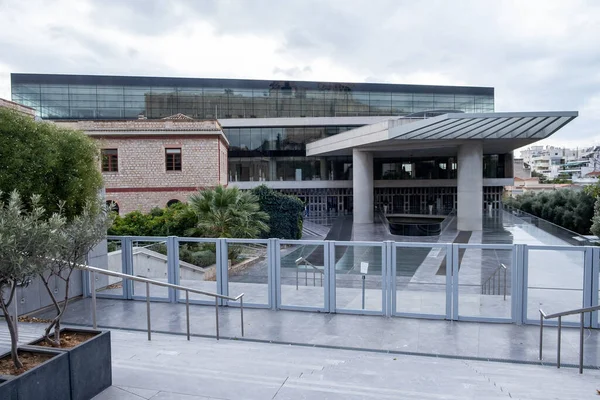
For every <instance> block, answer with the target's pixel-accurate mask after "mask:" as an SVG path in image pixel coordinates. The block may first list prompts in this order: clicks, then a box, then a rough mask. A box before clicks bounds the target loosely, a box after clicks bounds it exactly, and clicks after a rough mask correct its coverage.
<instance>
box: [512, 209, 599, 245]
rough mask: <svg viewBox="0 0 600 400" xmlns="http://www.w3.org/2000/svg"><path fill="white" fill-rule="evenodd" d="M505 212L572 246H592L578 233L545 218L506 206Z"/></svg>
mask: <svg viewBox="0 0 600 400" xmlns="http://www.w3.org/2000/svg"><path fill="white" fill-rule="evenodd" d="M504 211H507V212H509V213H511V214H512V215H514V216H515V217H518V218H521V219H522V220H523V221H525V222H526V223H529V224H531V225H533V226H535V227H537V228H539V229H541V230H543V231H544V232H547V233H549V234H551V235H553V236H556V237H557V238H559V239H562V240H563V241H565V242H567V243H568V244H570V245H573V246H588V245H590V244H592V243H590V240H589V239H588V238H586V237H585V236H583V235H581V234H579V233H577V232H573V231H571V230H569V229H567V228H563V227H562V226H560V225H556V224H554V223H552V222H550V221H546V220H545V219H543V218H540V217H538V216H535V215H533V214H530V213H528V212H525V211H523V210H520V209H518V208H514V207H512V206H509V205H506V204H504Z"/></svg>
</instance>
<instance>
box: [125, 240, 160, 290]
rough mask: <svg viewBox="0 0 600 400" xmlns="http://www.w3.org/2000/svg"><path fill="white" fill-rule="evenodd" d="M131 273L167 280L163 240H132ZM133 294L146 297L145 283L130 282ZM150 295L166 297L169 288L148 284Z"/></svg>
mask: <svg viewBox="0 0 600 400" xmlns="http://www.w3.org/2000/svg"><path fill="white" fill-rule="evenodd" d="M132 254H133V275H138V276H142V277H144V278H150V279H154V280H157V281H161V282H168V267H167V245H166V243H165V242H163V241H147V242H146V241H144V242H140V241H134V242H133V250H132ZM132 285H133V295H134V296H142V297H146V283H144V282H136V281H134V282H132ZM150 297H155V298H168V297H169V289H168V288H166V287H163V286H157V285H150Z"/></svg>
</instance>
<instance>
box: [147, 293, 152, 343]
mask: <svg viewBox="0 0 600 400" xmlns="http://www.w3.org/2000/svg"><path fill="white" fill-rule="evenodd" d="M146 318H147V319H148V340H152V335H151V333H150V328H151V327H150V283H149V282H146Z"/></svg>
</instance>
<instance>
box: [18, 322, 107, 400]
mask: <svg viewBox="0 0 600 400" xmlns="http://www.w3.org/2000/svg"><path fill="white" fill-rule="evenodd" d="M60 332H61V334H60V338H61V340H60V341H61V345H63V344H64V345H72V346H73V347H48V346H50V344H49V343H47V342H46V341H45V340H44V339H43V338H40V339H38V340H36V341H33V342H31V343H30V345H29V346H35V348H43V349H52V350H55V351H62V352H65V353H66V354H68V357H69V371H70V381H71V399H72V400H87V399H91V398H92V397H94V396H95V395H97V394H99V393H100V392H102V391H103V390H104V389H106V388H107V387H109V386H111V385H112V364H111V346H110V331H104V332H103V331H97V330H92V329H79V328H63V329H61V331H60ZM38 346H39V347H38Z"/></svg>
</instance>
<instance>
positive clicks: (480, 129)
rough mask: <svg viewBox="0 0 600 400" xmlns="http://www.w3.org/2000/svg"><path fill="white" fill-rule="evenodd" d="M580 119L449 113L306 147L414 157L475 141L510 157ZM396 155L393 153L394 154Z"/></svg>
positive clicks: (396, 121)
mask: <svg viewBox="0 0 600 400" xmlns="http://www.w3.org/2000/svg"><path fill="white" fill-rule="evenodd" d="M577 116H578V113H577V111H557V112H514V113H512V112H506V113H504V112H502V113H449V114H444V115H440V116H437V117H433V118H426V119H423V118H409V117H397V118H389V119H388V120H386V121H382V122H379V123H375V124H372V125H367V126H363V127H360V128H356V129H353V130H350V131H347V132H343V133H340V134H338V135H335V136H331V137H328V138H325V139H320V140H317V141H315V142H313V143H309V144H307V146H306V155H307V156H319V155H349V154H352V149H359V150H362V151H373V152H377V153H382V154H377V155H378V156H383V157H385V156H386V154H385V153H387V152H389V153H393V155H398V152H399V151H400V152H402V151H410V153H411V155H414V156H417V155H419V156H421V155H435V154H436V153H440V152H441V151H443V152H444V153H445V154H448V151H449V150H450V149H452V148H455V149H457V148H458V146H460V145H461V144H465V143H468V142H469V141H472V140H480V141H483V151H484V153H508V152H511V151H513V150H515V149H517V148H519V147H523V146H527V145H529V144H531V143H534V142H536V141H538V140H541V139H545V138H547V137H549V136H550V135H552V134H553V133H554V132H556V131H558V130H559V129H561V128H562V127H563V126H565V125H566V124H568V123H569V122H571V121H572V120H573V119H574V118H576V117H577ZM390 155H391V154H390Z"/></svg>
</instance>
